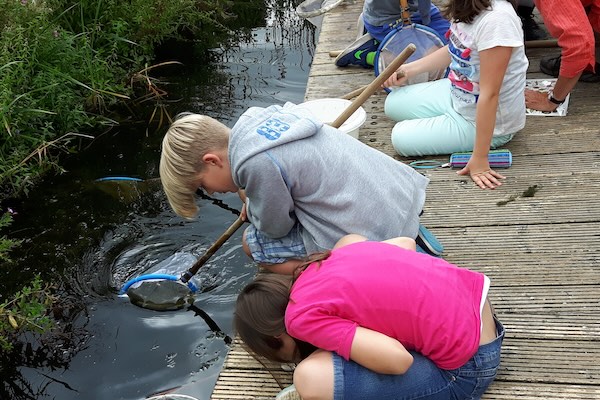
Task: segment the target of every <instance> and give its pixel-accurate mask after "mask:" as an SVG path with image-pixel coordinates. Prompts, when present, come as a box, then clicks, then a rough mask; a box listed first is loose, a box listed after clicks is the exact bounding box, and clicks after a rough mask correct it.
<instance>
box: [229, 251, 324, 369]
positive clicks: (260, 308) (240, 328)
mask: <svg viewBox="0 0 600 400" xmlns="http://www.w3.org/2000/svg"><path fill="white" fill-rule="evenodd" d="M329 254H330V252H329V251H327V252H323V253H315V254H313V255H311V256H309V257H307V258H306V259H305V261H304V262H303V263H302V264H300V265H299V266H298V267H297V268H296V270H295V273H294V276H293V277H292V276H289V275H280V274H274V273H270V272H265V273H260V274H259V275H258V276H257V277H256V278H255V279H254V281H253V282H251V283H249V284H248V285H247V286H246V287H245V288H244V289H242V291H241V292H240V294H239V295H238V298H237V301H236V303H235V312H234V316H233V324H234V328H235V330H236V331H237V333H238V334H239V335H240V337H241V339H242V340H243V341H244V343H245V344H246V346H248V347H249V348H250V350H252V351H253V352H254V353H256V354H258V355H260V356H263V357H266V358H268V359H269V360H273V361H279V362H287V361H289V360H282V359H281V358H280V357H279V356H278V350H279V349H280V348H281V346H282V342H281V340H279V339H278V338H276V336H279V335H281V334H282V333H286V329H285V309H286V308H287V305H288V302H289V301H290V290H291V288H292V284H293V283H294V280H295V279H296V278H297V277H298V276H299V275H300V274H301V273H302V271H304V270H305V269H306V268H307V267H308V266H309V265H310V264H312V263H314V262H318V263H320V262H321V261H323V260H324V259H326V258H327V257H329ZM296 343H297V345H298V347H299V350H300V355H301V356H302V357H306V356H307V355H308V354H310V353H311V352H312V351H313V350H314V347H312V346H311V345H309V344H307V343H304V342H301V341H298V340H297V341H296Z"/></svg>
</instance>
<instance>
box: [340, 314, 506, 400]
mask: <svg viewBox="0 0 600 400" xmlns="http://www.w3.org/2000/svg"><path fill="white" fill-rule="evenodd" d="M496 329H497V331H498V336H497V337H496V339H495V340H494V341H492V342H490V343H488V344H484V345H482V346H479V349H478V351H477V353H475V355H474V356H473V357H472V358H471V359H470V360H469V361H467V362H466V363H465V365H463V366H462V367H460V368H458V369H454V370H443V369H440V368H439V367H437V366H436V365H435V364H434V363H433V362H432V361H431V360H429V359H428V358H426V357H424V356H423V355H421V354H420V353H417V352H414V351H411V354H412V355H413V357H414V362H413V364H412V365H411V367H410V368H409V369H408V371H407V372H406V373H405V374H404V375H383V374H378V373H375V372H373V371H371V370H369V369H367V368H364V367H362V366H360V365H358V364H356V363H354V362H352V361H346V360H344V359H343V358H342V357H340V356H338V355H337V354H335V353H333V374H334V389H333V399H334V400H353V399H357V400H369V399H373V400H415V399H431V400H450V399H452V400H476V399H480V398H481V396H482V395H483V393H484V392H485V390H486V389H487V387H488V386H489V385H490V384H491V383H492V381H493V380H494V378H495V377H496V372H497V370H498V366H499V365H500V347H501V345H502V340H503V339H504V327H503V326H502V324H501V323H500V322H499V321H498V320H496Z"/></svg>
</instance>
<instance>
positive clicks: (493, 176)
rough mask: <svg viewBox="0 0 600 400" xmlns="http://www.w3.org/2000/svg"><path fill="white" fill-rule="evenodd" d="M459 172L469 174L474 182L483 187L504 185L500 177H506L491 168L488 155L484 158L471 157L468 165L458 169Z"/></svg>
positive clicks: (490, 187)
mask: <svg viewBox="0 0 600 400" xmlns="http://www.w3.org/2000/svg"><path fill="white" fill-rule="evenodd" d="M457 174H458V175H467V174H468V175H469V176H470V177H471V179H472V180H473V182H475V184H476V185H477V186H479V187H480V188H481V189H495V188H497V187H498V186H501V185H502V182H500V181H499V180H498V179H505V177H504V176H503V175H501V174H499V173H498V172H496V171H494V170H493V169H491V168H490V164H489V162H488V160H487V155H486V157H485V158H484V159H482V160H479V159H476V158H474V157H471V159H470V160H469V162H468V163H467V165H465V167H464V168H463V169H461V170H460V171H458V172H457Z"/></svg>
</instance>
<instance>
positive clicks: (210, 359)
mask: <svg viewBox="0 0 600 400" xmlns="http://www.w3.org/2000/svg"><path fill="white" fill-rule="evenodd" d="M285 5H286V7H287V8H284V9H281V8H267V9H266V10H265V16H264V18H265V21H266V22H265V24H266V25H267V26H266V27H259V28H255V29H252V30H249V31H248V32H249V35H248V38H247V39H248V40H247V41H246V42H244V43H243V44H240V45H239V46H236V47H233V48H229V49H226V50H221V51H215V52H214V54H213V56H214V58H215V61H214V62H212V63H211V64H203V63H201V62H197V63H191V64H190V63H188V64H187V65H186V66H185V67H183V68H180V69H178V70H177V71H176V72H173V73H172V74H170V75H168V76H165V77H163V81H164V82H170V83H169V84H168V85H167V89H168V91H169V93H170V95H171V96H170V99H171V100H173V99H176V100H177V101H176V102H173V103H172V104H169V112H170V113H171V114H176V113H177V112H180V111H195V112H202V113H206V114H209V115H210V116H212V117H215V118H218V119H219V120H221V121H223V122H224V123H226V124H228V125H230V126H231V125H232V124H233V122H234V121H235V120H236V119H237V118H238V117H239V115H240V114H241V113H242V112H243V111H245V110H246V109H247V108H248V107H250V106H267V105H270V104H274V103H280V104H281V103H284V102H286V101H292V102H296V103H297V102H301V101H302V99H303V96H304V89H305V86H306V80H307V76H308V70H309V68H310V62H311V59H312V53H313V51H314V38H315V31H314V30H313V29H312V26H310V25H309V24H308V23H305V22H303V21H300V20H298V19H297V18H296V17H295V15H294V14H293V13H291V11H290V10H291V9H292V7H293V5H292V4H289V3H288V4H285ZM163 133H164V127H161V128H159V129H158V130H157V131H156V132H152V131H147V130H146V126H145V125H144V124H137V125H136V124H132V125H130V126H127V127H125V126H124V127H122V128H121V129H119V130H118V131H117V130H113V131H111V132H109V133H108V134H106V135H103V136H102V137H101V138H99V139H98V140H96V141H95V143H94V144H93V146H91V147H90V149H89V151H86V152H84V153H82V154H80V155H79V156H75V157H73V159H72V160H70V162H69V163H68V164H67V166H66V167H67V171H68V172H66V173H65V174H63V175H61V176H59V177H56V178H53V179H51V180H49V181H47V182H46V183H45V184H44V185H43V186H41V187H39V188H37V189H36V190H35V191H34V192H33V193H31V195H30V199H31V200H30V201H27V202H25V203H23V204H18V205H15V208H16V209H17V210H18V212H19V215H18V218H17V221H16V222H15V224H14V225H13V227H12V229H13V232H12V233H11V236H13V237H16V238H23V239H24V240H25V243H24V246H22V247H21V249H20V250H18V251H17V252H16V253H15V258H16V259H18V260H19V262H18V264H15V265H14V266H12V267H8V268H7V269H5V270H3V271H0V273H1V274H3V278H4V279H0V293H8V292H10V291H11V290H13V289H14V288H16V287H20V286H22V285H23V284H24V283H27V282H28V280H29V279H31V276H32V275H33V274H34V273H41V274H42V275H43V276H44V278H45V279H48V280H54V281H57V282H58V283H59V284H60V285H61V286H62V290H63V292H64V293H65V295H66V296H73V298H74V299H76V301H78V302H79V303H80V304H81V305H82V306H84V307H85V308H86V309H85V311H83V312H79V313H77V314H76V318H75V319H74V320H73V321H71V322H70V324H72V326H71V331H72V332H77V336H76V338H77V339H78V340H79V342H69V343H65V346H64V347H63V348H62V349H54V350H57V351H62V352H64V354H63V358H62V359H61V360H62V361H63V362H62V363H55V364H54V365H49V364H48V363H46V364H44V363H37V364H36V363H29V364H28V363H20V364H19V361H18V360H13V361H14V362H15V363H17V364H18V365H16V366H15V367H17V370H16V371H12V372H10V374H12V375H10V374H9V375H5V376H3V379H4V380H5V382H8V380H9V379H11V382H13V380H14V378H15V376H18V377H19V379H21V378H22V381H19V382H17V384H19V385H22V387H24V388H25V390H24V391H23V392H21V393H17V392H15V391H13V392H12V394H11V396H10V397H7V398H33V399H36V398H41V397H43V396H46V397H47V398H49V399H52V398H54V399H61V400H70V399H98V400H101V399H107V400H108V399H110V400H114V399H141V398H145V397H146V396H148V395H149V394H151V393H156V392H159V391H163V390H165V389H169V388H174V387H180V388H179V389H178V392H180V393H184V394H189V395H193V396H196V397H198V398H199V399H208V398H209V396H210V392H211V391H212V387H213V385H214V383H215V380H216V377H217V374H218V372H219V370H220V368H221V365H222V362H223V359H224V356H225V354H226V352H227V349H228V347H227V345H226V338H227V335H232V327H231V323H232V322H231V320H232V315H231V314H232V308H233V303H234V301H235V296H236V293H237V292H238V291H239V290H240V288H241V287H242V286H243V285H244V284H245V283H246V282H247V281H248V280H249V279H251V277H252V276H253V274H254V273H255V266H254V265H252V264H251V263H250V262H249V260H248V259H247V257H246V256H245V255H244V254H242V252H241V250H240V241H241V230H240V231H239V232H238V233H236V234H235V235H234V236H233V237H232V238H231V239H230V240H229V241H228V242H227V243H225V244H224V245H223V247H222V248H221V249H220V250H219V252H218V253H217V254H215V256H213V258H212V259H211V260H210V261H209V262H208V263H207V264H206V265H204V266H203V267H202V268H201V270H200V271H199V273H198V276H197V280H198V283H199V285H200V288H201V290H200V291H199V293H198V294H196V301H195V303H194V305H195V306H196V307H197V309H193V308H192V309H184V310H181V311H176V312H164V313H160V312H155V311H150V310H145V309H141V308H138V307H135V306H133V305H132V304H130V303H129V301H128V300H127V299H123V298H119V297H118V296H117V295H116V292H117V290H118V288H119V287H120V285H121V284H122V283H123V282H124V281H126V280H127V279H128V277H130V276H132V275H135V274H137V273H138V272H143V271H146V270H148V269H151V268H152V267H153V266H156V265H157V264H158V263H160V262H161V261H164V260H168V258H169V257H171V256H172V255H173V254H175V253H183V254H186V255H187V256H191V257H192V258H194V257H198V256H199V255H201V254H202V253H203V252H204V250H205V249H206V248H207V247H208V246H209V245H210V244H211V243H213V242H214V241H215V240H216V239H217V238H218V236H220V235H221V233H222V232H223V231H224V230H225V229H226V228H227V227H228V226H229V225H230V224H231V223H232V222H233V221H234V220H235V218H236V217H237V216H236V215H235V213H234V212H232V210H236V209H239V208H240V206H241V203H240V201H239V199H238V198H237V196H235V195H226V196H221V197H220V198H219V200H220V201H221V202H222V203H221V205H224V206H225V207H220V206H219V204H218V202H217V203H215V202H213V201H211V200H208V199H199V204H200V208H201V210H200V216H199V218H198V219H196V220H194V221H185V220H183V219H181V218H179V217H177V216H175V215H174V214H173V212H172V211H171V210H170V208H169V206H168V204H167V202H166V199H165V197H164V194H163V193H162V191H161V190H160V187H159V186H158V184H157V182H156V180H152V178H155V177H156V176H157V175H158V173H157V161H158V158H159V153H160V150H159V149H160V147H159V146H160V140H161V138H162V134H163ZM108 175H126V176H136V177H140V178H143V179H145V181H144V182H142V183H140V184H135V185H122V184H118V185H117V184H99V183H95V182H94V179H96V178H99V177H102V176H108ZM188 267H189V265H185V266H182V270H183V269H184V268H188ZM198 310H200V311H203V312H205V313H206V314H207V315H208V316H210V318H211V319H212V321H213V322H214V323H215V324H216V326H217V327H218V328H219V329H220V330H222V331H219V330H216V329H215V326H211V324H210V323H209V322H207V320H206V319H205V318H203V317H202V315H201V314H202V313H201V312H199V311H198ZM19 366H20V367H19ZM5 372H6V370H3V374H4V373H5ZM17 381H18V379H17ZM13 383H14V382H13ZM5 388H6V384H5ZM0 397H2V396H0ZM2 398H4V397H2Z"/></svg>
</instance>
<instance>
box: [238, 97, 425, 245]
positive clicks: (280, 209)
mask: <svg viewBox="0 0 600 400" xmlns="http://www.w3.org/2000/svg"><path fill="white" fill-rule="evenodd" d="M229 162H230V165H231V171H232V175H233V180H234V182H235V184H236V185H237V186H238V187H240V188H242V189H245V190H246V195H247V203H246V207H247V213H248V218H249V220H250V222H251V223H252V224H254V226H255V227H256V228H257V229H258V230H260V231H262V232H263V233H265V234H266V235H267V236H269V237H272V238H279V237H282V236H285V235H286V234H287V233H288V232H289V231H290V229H291V228H292V227H293V226H294V224H295V222H296V221H299V222H300V224H301V226H302V228H303V229H302V236H303V239H304V245H305V247H306V250H307V252H308V254H310V253H313V252H315V251H322V250H326V249H331V248H332V247H333V246H334V244H335V243H336V242H337V241H338V240H339V239H340V238H341V237H342V236H344V235H345V234H348V233H358V234H361V235H364V236H366V237H367V238H369V239H370V240H385V239H389V238H392V237H396V236H409V237H412V238H414V237H416V235H417V231H418V226H419V214H420V212H421V210H422V208H423V203H424V202H425V189H426V187H427V184H428V182H429V180H428V179H427V178H425V177H424V176H422V175H421V174H419V173H417V172H416V171H414V170H413V169H412V168H410V167H408V166H406V165H404V164H402V163H401V162H399V161H396V160H394V159H393V158H391V157H389V156H387V155H385V154H384V153H381V152H380V151H378V150H375V149H373V148H371V147H369V146H367V145H365V144H363V143H361V142H360V141H358V140H356V139H354V138H352V137H350V136H349V135H347V134H344V133H342V132H340V131H339V130H337V129H335V128H332V127H330V126H329V125H324V124H323V123H321V122H318V121H317V120H316V119H315V118H314V117H313V116H312V115H311V113H310V111H308V110H306V109H304V108H302V105H294V104H291V103H288V104H286V105H285V106H283V107H281V106H277V105H274V106H270V107H268V108H258V107H253V108H250V109H249V110H248V111H246V112H245V113H244V114H243V115H242V116H241V117H240V119H239V120H238V121H237V123H236V124H235V126H234V127H233V129H232V131H231V137H230V140H229Z"/></svg>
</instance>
